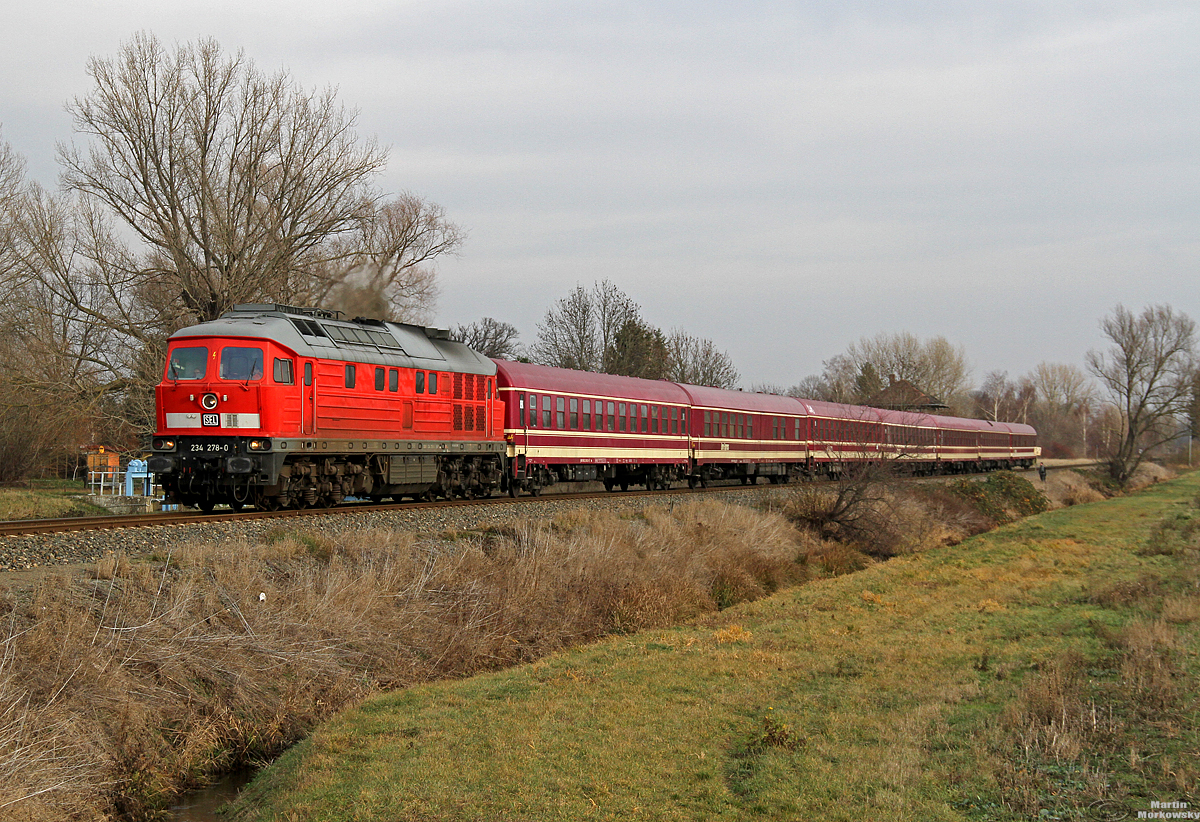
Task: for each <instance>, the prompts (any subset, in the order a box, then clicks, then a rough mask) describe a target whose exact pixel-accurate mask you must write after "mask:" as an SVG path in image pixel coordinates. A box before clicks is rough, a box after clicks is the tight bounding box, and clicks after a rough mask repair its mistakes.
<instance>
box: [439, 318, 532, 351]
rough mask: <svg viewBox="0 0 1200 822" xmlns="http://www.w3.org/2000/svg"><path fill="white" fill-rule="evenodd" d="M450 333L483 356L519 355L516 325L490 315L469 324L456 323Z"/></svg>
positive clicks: (519, 347)
mask: <svg viewBox="0 0 1200 822" xmlns="http://www.w3.org/2000/svg"><path fill="white" fill-rule="evenodd" d="M450 334H451V336H453V337H454V338H455V339H456V340H461V341H462V342H464V343H466V344H467V345H469V346H470V347H471V348H474V349H475V350H476V351H478V352H479V353H480V354H482V355H483V356H485V357H495V358H496V359H501V360H515V359H516V358H517V357H519V356H520V355H521V344H520V343H519V342H518V341H517V337H518V333H517V329H516V327H515V326H513V325H511V324H509V323H505V322H500V321H499V320H494V319H492V318H491V317H484V318H483V319H481V320H478V321H476V322H473V323H470V324H469V325H457V326H455V327H454V329H453V330H452V331H451V332H450Z"/></svg>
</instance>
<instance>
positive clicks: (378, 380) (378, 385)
mask: <svg viewBox="0 0 1200 822" xmlns="http://www.w3.org/2000/svg"><path fill="white" fill-rule="evenodd" d="M386 374H387V369H386V368H382V367H380V366H378V365H377V366H375V390H376V391H382V390H383V383H384V380H386V379H387V377H386Z"/></svg>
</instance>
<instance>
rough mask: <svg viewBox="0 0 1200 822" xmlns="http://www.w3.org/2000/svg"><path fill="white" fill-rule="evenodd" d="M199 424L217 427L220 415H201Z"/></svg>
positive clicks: (219, 422)
mask: <svg viewBox="0 0 1200 822" xmlns="http://www.w3.org/2000/svg"><path fill="white" fill-rule="evenodd" d="M200 424H201V425H208V426H219V425H220V424H221V415H220V414H202V415H201V416H200Z"/></svg>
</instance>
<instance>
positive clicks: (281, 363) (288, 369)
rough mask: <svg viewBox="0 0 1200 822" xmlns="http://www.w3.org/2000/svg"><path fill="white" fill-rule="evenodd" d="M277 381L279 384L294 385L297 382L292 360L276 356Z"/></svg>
mask: <svg viewBox="0 0 1200 822" xmlns="http://www.w3.org/2000/svg"><path fill="white" fill-rule="evenodd" d="M275 382H276V383H278V384H279V385H292V384H294V383H295V377H293V376H292V361H291V360H285V359H281V358H279V357H276V358H275Z"/></svg>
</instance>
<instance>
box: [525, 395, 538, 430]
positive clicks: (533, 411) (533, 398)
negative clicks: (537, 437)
mask: <svg viewBox="0 0 1200 822" xmlns="http://www.w3.org/2000/svg"><path fill="white" fill-rule="evenodd" d="M528 405H529V427H530V428H537V394H530V395H529V403H528ZM521 427H522V428H524V427H525V410H524V409H522V410H521Z"/></svg>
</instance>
